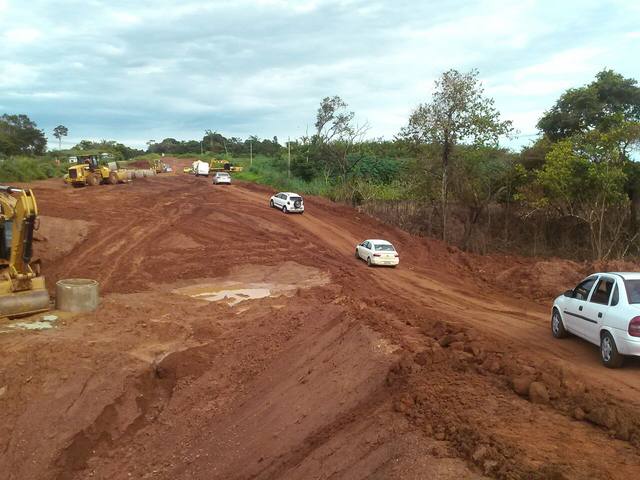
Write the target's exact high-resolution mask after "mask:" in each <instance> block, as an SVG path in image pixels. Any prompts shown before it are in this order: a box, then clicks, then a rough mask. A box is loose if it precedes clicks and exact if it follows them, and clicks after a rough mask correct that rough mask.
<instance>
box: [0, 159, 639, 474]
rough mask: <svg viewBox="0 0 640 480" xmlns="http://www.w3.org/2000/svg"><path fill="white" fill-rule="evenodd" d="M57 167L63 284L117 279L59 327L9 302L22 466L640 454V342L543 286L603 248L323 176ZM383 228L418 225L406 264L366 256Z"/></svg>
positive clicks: (49, 266) (113, 470)
mask: <svg viewBox="0 0 640 480" xmlns="http://www.w3.org/2000/svg"><path fill="white" fill-rule="evenodd" d="M176 161H177V159H176ZM181 161H182V160H181ZM187 162H188V161H187ZM176 164H177V163H176ZM34 187H35V188H36V194H37V196H38V203H39V206H40V207H41V211H42V213H43V214H44V215H45V216H46V217H47V218H56V219H65V220H53V221H51V220H49V222H48V223H49V224H50V225H51V226H54V225H55V222H58V224H57V226H56V227H55V229H53V230H52V231H49V232H47V231H46V230H45V232H44V233H46V235H44V238H45V239H43V240H41V241H40V242H39V243H38V246H39V248H41V249H42V251H43V255H44V256H46V258H47V259H48V260H47V261H46V262H43V271H44V273H45V275H46V277H47V281H48V282H49V285H50V286H51V285H52V284H53V283H54V282H55V280H56V279H58V278H62V277H71V276H82V277H88V278H95V279H96V280H98V281H99V282H100V284H101V292H103V295H104V296H103V301H102V303H101V306H100V308H99V309H98V310H97V311H96V312H94V313H91V314H82V315H75V316H72V315H60V316H59V318H58V319H57V320H55V321H52V323H51V328H48V329H46V330H41V331H35V330H33V331H32V330H25V329H19V328H4V327H5V326H6V325H7V324H8V323H9V321H7V320H2V321H0V323H1V324H2V325H1V326H2V327H3V328H0V331H1V332H0V351H2V355H0V407H1V408H0V451H1V452H3V453H2V456H0V472H3V473H4V472H9V473H8V475H5V476H6V477H7V478H8V479H10V480H19V479H20V480H21V479H23V478H39V479H40V478H42V479H45V480H46V479H74V480H75V479H84V478H94V479H111V478H118V479H119V478H141V479H203V480H204V479H212V478H213V479H215V478H221V479H222V478H249V477H251V478H259V479H269V478H292V479H293V478H300V479H303V478H304V479H306V478H317V477H322V478H328V477H331V478H391V479H393V478H398V479H400V478H402V479H407V478H416V479H417V478H425V477H428V478H452V479H453V478H482V477H483V476H485V475H486V476H489V477H492V478H505V479H507V478H508V479H517V478H533V479H547V478H563V479H573V478H575V479H581V478H613V479H616V478H621V479H622V478H625V479H626V478H629V477H631V476H632V475H633V474H634V473H635V470H637V468H638V456H637V448H638V445H639V443H638V442H639V437H638V435H639V432H640V419H639V418H638V413H637V412H638V411H640V401H639V400H638V399H639V398H640V381H639V380H638V376H637V373H638V371H639V368H640V364H639V363H637V362H633V361H631V362H629V364H628V366H627V367H626V368H625V369H623V370H617V371H611V370H608V369H604V368H603V367H602V366H601V365H600V364H599V356H598V348H597V347H595V346H592V345H590V344H587V343H586V342H582V341H580V340H578V339H577V338H575V337H573V338H567V339H565V340H564V341H558V340H556V339H554V338H553V337H552V336H551V335H550V333H549V318H548V317H549V304H548V302H547V301H546V300H545V301H543V300H542V299H543V298H544V297H545V296H553V295H555V294H557V293H558V292H559V291H562V290H564V289H566V288H567V284H569V286H570V285H571V284H573V283H575V282H576V281H577V280H578V279H579V277H581V276H582V275H584V274H585V273H589V272H586V271H585V270H586V269H588V267H589V266H584V265H580V264H574V263H572V262H556V261H537V260H531V259H519V258H514V257H509V256H498V255H493V256H490V257H480V256H473V255H468V254H466V253H464V252H461V251H460V250H458V249H456V248H453V247H449V246H447V245H445V244H443V243H442V242H438V241H436V240H431V239H424V238H416V237H413V236H411V235H408V234H407V233H405V232H402V231H400V230H398V229H396V228H392V227H389V226H385V225H384V224H382V223H380V222H377V221H375V220H373V219H371V218H370V217H368V216H367V215H364V214H361V213H358V212H357V211H355V210H353V209H351V208H349V207H347V206H344V205H336V204H333V203H331V202H328V201H327V200H324V199H316V198H313V197H308V198H306V199H305V203H306V206H307V211H306V212H305V214H304V215H296V216H292V215H285V214H282V213H281V212H278V211H276V210H273V209H270V208H269V207H268V198H269V195H270V193H271V191H270V190H269V189H266V188H264V187H258V186H245V185H244V184H243V183H242V182H238V183H236V184H234V185H231V186H230V187H229V188H225V189H224V190H220V189H216V188H214V187H212V185H211V183H210V181H207V180H206V179H203V178H196V177H193V176H189V175H183V174H176V175H158V176H154V177H150V178H145V179H141V180H138V179H136V181H135V182H133V183H131V184H127V185H115V186H100V187H96V188H87V189H70V188H64V186H63V185H62V183H61V182H59V181H56V182H50V181H49V182H42V183H41V184H37V185H34ZM66 219H69V220H74V221H78V222H81V223H75V224H74V223H70V222H68V220H66ZM70 225H75V227H74V228H73V229H71V228H70V227H69V226H70ZM65 228H70V229H69V231H63V232H60V234H58V229H62V230H64V229H65ZM83 229H84V230H83ZM76 230H78V231H80V235H78V233H77V232H76ZM54 237H55V238H54ZM372 237H382V238H386V239H388V240H390V241H392V242H393V243H394V245H396V247H397V248H398V250H399V252H400V257H401V264H400V266H399V268H397V269H382V268H367V267H366V265H365V264H364V263H363V262H359V261H357V260H356V259H355V258H354V256H353V248H354V246H355V244H356V243H358V242H360V241H362V240H363V239H365V238H372ZM79 239H81V240H79ZM78 242H79V243H78ZM59 243H60V244H59ZM69 245H74V246H72V247H69ZM62 248H67V250H63V251H64V252H66V253H63V254H60V253H59V250H60V249H62ZM69 248H70V250H69ZM48 250H53V251H48ZM623 267H624V268H625V269H626V268H627V266H624V265H615V269H622V268H623ZM603 268H604V267H603ZM607 269H609V268H607ZM576 277H578V278H577V279H576ZM205 287H206V288H205ZM193 288H196V289H198V291H197V292H196V295H195V298H194V295H192V293H193V292H191V293H189V292H190V291H191V290H189V289H193ZM211 288H213V290H211ZM181 289H187V290H189V291H187V290H181ZM203 289H204V290H203ZM230 291H232V292H231V293H230ZM265 291H266V292H265ZM176 292H178V293H176ZM200 293H205V294H206V295H209V296H211V297H213V298H211V299H208V300H211V301H205V300H207V299H203V298H200V297H198V296H197V295H199V294H200ZM536 299H538V300H540V301H538V302H535V301H534V300H536ZM217 300H226V301H217ZM236 300H240V301H236ZM40 317H41V316H36V317H35V318H33V319H22V320H21V321H23V322H31V321H33V320H39V319H40ZM567 438H570V439H571V442H572V448H571V449H566V448H560V447H559V445H563V443H562V442H564V439H567ZM3 478H4V477H3Z"/></svg>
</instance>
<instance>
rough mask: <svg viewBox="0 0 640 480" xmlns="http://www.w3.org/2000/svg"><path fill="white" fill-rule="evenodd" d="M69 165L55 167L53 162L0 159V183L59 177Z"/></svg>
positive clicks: (13, 158)
mask: <svg viewBox="0 0 640 480" xmlns="http://www.w3.org/2000/svg"><path fill="white" fill-rule="evenodd" d="M68 167H69V165H68V164H66V163H61V164H60V165H56V163H55V161H54V160H45V159H43V158H33V157H9V158H4V159H0V182H3V183H8V182H31V181H33V180H44V179H47V178H53V177H61V176H62V175H63V174H64V173H66V171H67V169H68Z"/></svg>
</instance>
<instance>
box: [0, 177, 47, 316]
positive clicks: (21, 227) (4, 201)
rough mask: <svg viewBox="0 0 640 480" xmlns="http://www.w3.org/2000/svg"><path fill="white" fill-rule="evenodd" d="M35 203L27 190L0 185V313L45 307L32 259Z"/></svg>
mask: <svg viewBox="0 0 640 480" xmlns="http://www.w3.org/2000/svg"><path fill="white" fill-rule="evenodd" d="M37 220H38V207H37V205H36V199H35V197H34V195H33V192H32V191H31V190H24V189H20V188H13V187H5V186H0V316H3V317H17V316H22V315H29V314H32V313H37V312H44V311H46V310H48V309H49V293H48V292H47V289H46V288H45V284H44V277H43V276H42V275H40V264H39V263H37V262H32V261H31V257H32V255H33V232H34V231H35V229H36V222H37Z"/></svg>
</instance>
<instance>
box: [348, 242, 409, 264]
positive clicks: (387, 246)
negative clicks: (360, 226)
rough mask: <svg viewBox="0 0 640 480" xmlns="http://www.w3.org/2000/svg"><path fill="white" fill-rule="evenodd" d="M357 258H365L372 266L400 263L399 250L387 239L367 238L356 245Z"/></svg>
mask: <svg viewBox="0 0 640 480" xmlns="http://www.w3.org/2000/svg"><path fill="white" fill-rule="evenodd" d="M356 258H357V259H359V260H364V261H365V262H367V265H369V266H370V267H372V266H374V265H385V266H389V267H396V266H397V265H398V264H399V263H400V256H399V255H398V252H396V249H395V248H394V246H393V245H392V244H391V243H390V242H387V241H386V240H365V241H364V242H362V243H360V244H358V245H356Z"/></svg>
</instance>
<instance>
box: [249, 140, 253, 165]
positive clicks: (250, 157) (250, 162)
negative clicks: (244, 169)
mask: <svg viewBox="0 0 640 480" xmlns="http://www.w3.org/2000/svg"><path fill="white" fill-rule="evenodd" d="M249 166H250V167H253V140H249Z"/></svg>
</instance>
